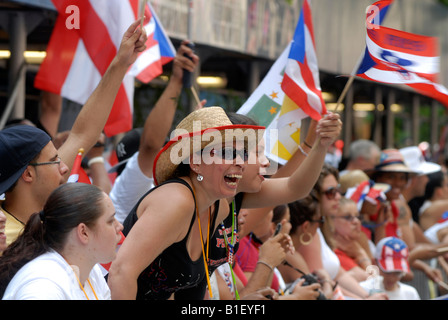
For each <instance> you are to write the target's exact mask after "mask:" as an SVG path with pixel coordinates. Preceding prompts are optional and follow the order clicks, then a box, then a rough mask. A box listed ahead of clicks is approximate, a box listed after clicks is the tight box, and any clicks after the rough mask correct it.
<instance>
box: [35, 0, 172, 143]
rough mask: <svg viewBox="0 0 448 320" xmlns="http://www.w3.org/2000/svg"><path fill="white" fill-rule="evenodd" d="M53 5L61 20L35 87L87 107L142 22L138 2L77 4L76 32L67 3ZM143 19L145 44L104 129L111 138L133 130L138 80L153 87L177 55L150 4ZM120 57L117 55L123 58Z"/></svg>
mask: <svg viewBox="0 0 448 320" xmlns="http://www.w3.org/2000/svg"><path fill="white" fill-rule="evenodd" d="M52 2H53V4H54V6H55V7H56V9H57V10H58V12H59V15H58V19H57V21H56V24H55V27H54V29H53V33H52V35H51V38H50V42H49V44H48V47H47V57H46V58H45V60H44V61H43V63H42V64H41V66H40V68H39V72H38V73H37V75H36V78H35V83H34V85H35V87H36V88H37V89H40V90H44V91H48V92H53V93H55V94H58V95H61V96H62V97H64V98H67V99H69V100H71V101H74V102H76V103H79V104H81V105H84V104H85V103H86V101H87V99H88V97H89V96H91V94H92V93H93V91H94V90H95V88H96V87H97V86H98V83H99V82H100V80H101V77H103V76H104V73H105V72H106V70H107V68H108V66H109V65H110V64H111V62H112V61H113V59H114V58H115V57H116V54H117V52H118V51H119V46H120V43H121V41H123V34H124V33H125V31H126V30H127V29H128V26H129V25H130V24H131V23H132V22H133V21H136V20H137V19H139V17H140V16H141V15H139V12H138V3H139V0H107V1H105V0H101V1H100V0H95V1H93V0H82V1H77V2H76V6H77V7H78V8H79V12H80V27H79V28H78V29H68V28H67V27H66V24H65V22H66V12H65V9H66V7H67V3H68V1H62V0H52ZM144 17H145V18H144V29H145V33H146V34H147V39H143V38H141V39H140V40H141V41H138V42H137V43H136V47H135V48H134V49H135V51H133V52H131V54H130V55H128V56H127V57H128V58H131V59H129V60H127V62H126V63H129V62H131V63H132V62H133V64H132V66H131V67H130V68H129V71H128V73H127V74H126V76H124V79H123V81H122V83H121V86H120V89H119V91H118V94H117V95H116V97H115V103H114V105H113V108H112V110H111V112H110V114H109V118H108V120H107V123H106V125H105V127H104V132H105V133H106V135H107V136H113V135H116V134H118V133H121V132H127V131H129V130H130V129H131V128H132V123H133V120H132V119H133V117H132V113H133V100H134V77H137V78H138V79H139V80H140V81H142V82H145V83H147V82H149V81H151V80H152V79H153V78H155V77H157V76H158V75H160V74H161V73H162V71H163V70H162V66H163V65H164V64H166V63H167V62H169V61H171V60H172V59H173V58H174V55H175V50H174V47H173V45H172V44H171V41H170V40H169V38H168V37H167V35H166V34H165V32H164V31H163V28H162V25H161V24H160V22H159V21H158V19H157V17H156V15H155V12H154V10H153V9H152V8H151V6H150V4H149V3H146V7H145V15H144ZM140 22H141V20H140ZM137 26H138V23H137V25H136V27H137ZM139 30H142V28H139ZM132 31H134V30H132ZM139 32H140V31H139ZM143 41H145V43H144V45H143V43H142V42H143ZM144 46H146V48H145V47H144ZM122 53H123V54H124V52H119V54H120V55H121V54H122ZM128 65H129V64H127V65H126V66H128Z"/></svg>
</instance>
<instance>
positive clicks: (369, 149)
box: [340, 139, 381, 176]
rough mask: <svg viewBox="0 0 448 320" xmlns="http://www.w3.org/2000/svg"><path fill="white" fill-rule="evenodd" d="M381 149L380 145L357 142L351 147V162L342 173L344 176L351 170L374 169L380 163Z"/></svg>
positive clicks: (363, 140) (364, 141) (367, 141)
mask: <svg viewBox="0 0 448 320" xmlns="http://www.w3.org/2000/svg"><path fill="white" fill-rule="evenodd" d="M380 155H381V149H380V148H379V147H378V145H377V144H376V143H375V142H373V141H371V140H365V139H359V140H355V141H353V142H352V143H351V144H350V147H349V160H348V162H347V166H346V167H345V169H344V170H341V171H340V176H343V175H344V174H346V173H347V172H348V171H350V170H356V169H358V170H368V169H372V168H374V167H375V166H376V165H377V164H378V162H379V161H380Z"/></svg>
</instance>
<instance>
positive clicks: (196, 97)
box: [184, 0, 201, 109]
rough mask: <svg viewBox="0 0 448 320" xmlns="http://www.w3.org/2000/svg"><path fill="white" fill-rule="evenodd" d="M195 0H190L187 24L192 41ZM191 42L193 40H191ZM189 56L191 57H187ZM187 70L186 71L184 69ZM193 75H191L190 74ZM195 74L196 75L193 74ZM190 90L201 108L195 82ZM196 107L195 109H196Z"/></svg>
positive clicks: (188, 34) (189, 37)
mask: <svg viewBox="0 0 448 320" xmlns="http://www.w3.org/2000/svg"><path fill="white" fill-rule="evenodd" d="M193 2H194V1H193V0H188V25H187V38H188V40H190V41H192V37H193ZM190 44H191V42H190ZM190 48H192V49H193V48H194V46H193V45H192V46H191V47H190ZM187 58H189V57H187ZM184 72H186V71H184ZM189 76H191V75H189ZM193 76H194V75H193ZM190 91H191V93H192V94H193V98H194V100H195V101H196V105H197V106H196V108H199V107H200V106H201V100H199V95H198V93H197V92H196V88H195V87H194V85H193V84H191V86H190ZM196 108H195V109H196Z"/></svg>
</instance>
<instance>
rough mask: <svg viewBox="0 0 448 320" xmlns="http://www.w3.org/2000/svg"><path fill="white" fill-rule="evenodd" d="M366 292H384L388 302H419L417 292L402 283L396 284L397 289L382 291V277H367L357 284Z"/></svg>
mask: <svg viewBox="0 0 448 320" xmlns="http://www.w3.org/2000/svg"><path fill="white" fill-rule="evenodd" d="M359 284H360V285H361V287H363V288H364V289H365V290H366V291H367V292H370V293H372V292H385V293H386V294H387V296H388V297H389V300H420V295H419V294H418V292H417V290H416V289H415V288H414V287H412V286H410V285H408V284H404V283H402V282H398V288H397V289H395V290H393V291H387V290H385V289H384V284H383V276H377V277H369V279H367V280H365V281H362V282H360V283H359Z"/></svg>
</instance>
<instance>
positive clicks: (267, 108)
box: [238, 0, 326, 164]
mask: <svg viewBox="0 0 448 320" xmlns="http://www.w3.org/2000/svg"><path fill="white" fill-rule="evenodd" d="M238 113H241V114H246V115H248V116H250V117H251V118H253V119H254V120H256V121H257V122H258V123H259V124H260V125H262V126H265V127H266V131H265V140H266V155H267V156H268V157H269V158H270V159H272V160H274V161H276V162H277V163H280V164H285V163H286V162H287V161H288V160H289V159H290V158H291V156H292V155H293V154H294V153H295V152H296V150H297V148H298V146H299V144H300V128H301V122H302V119H304V118H306V117H308V116H311V117H312V118H314V119H320V117H321V114H325V113H326V108H325V104H324V101H323V99H322V94H321V89H320V83H319V69H318V65H317V58H316V51H315V46H314V35H313V25H312V20H311V9H310V6H309V3H308V0H305V2H304V4H303V8H302V11H301V14H300V17H299V21H298V23H297V27H296V30H295V33H294V38H293V40H292V41H291V42H290V43H289V44H288V46H287V47H286V49H285V50H284V51H283V53H282V54H281V55H280V57H279V58H278V59H277V60H276V61H275V63H274V64H273V66H272V67H271V69H270V70H269V72H268V74H267V75H266V76H265V78H264V79H263V81H262V82H261V83H260V85H259V86H258V87H257V89H256V90H255V91H254V92H253V93H252V95H251V96H250V97H249V99H248V100H247V101H246V102H245V103H244V105H243V106H242V107H241V108H240V109H239V110H238Z"/></svg>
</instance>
